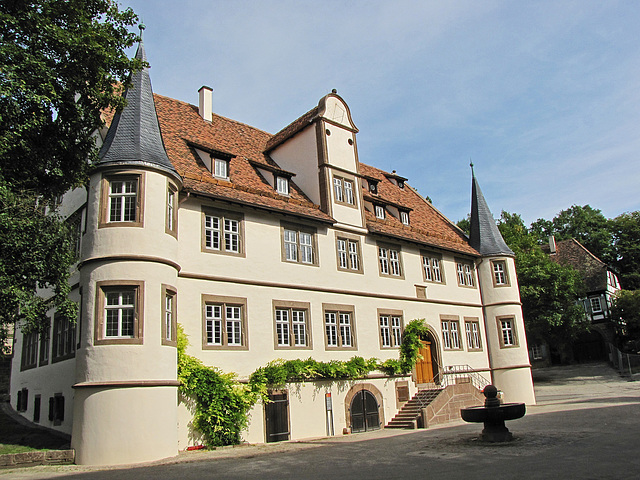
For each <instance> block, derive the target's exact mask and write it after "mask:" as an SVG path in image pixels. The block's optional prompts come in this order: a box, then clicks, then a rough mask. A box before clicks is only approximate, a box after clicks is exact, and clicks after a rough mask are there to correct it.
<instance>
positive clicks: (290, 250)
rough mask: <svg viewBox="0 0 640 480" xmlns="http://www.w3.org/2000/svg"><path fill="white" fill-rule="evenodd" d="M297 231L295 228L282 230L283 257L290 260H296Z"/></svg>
mask: <svg viewBox="0 0 640 480" xmlns="http://www.w3.org/2000/svg"><path fill="white" fill-rule="evenodd" d="M297 235H298V232H296V231H295V230H287V229H285V231H284V252H285V258H286V259H287V260H288V261H290V262H297V261H298V242H297Z"/></svg>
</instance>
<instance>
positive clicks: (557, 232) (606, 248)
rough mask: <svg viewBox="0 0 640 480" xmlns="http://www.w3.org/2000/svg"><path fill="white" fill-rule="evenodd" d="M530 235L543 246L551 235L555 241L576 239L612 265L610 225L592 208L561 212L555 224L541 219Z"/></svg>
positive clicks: (571, 208) (534, 223) (575, 206)
mask: <svg viewBox="0 0 640 480" xmlns="http://www.w3.org/2000/svg"><path fill="white" fill-rule="evenodd" d="M531 233H532V234H534V235H535V236H536V237H537V239H538V241H539V242H540V243H541V244H542V243H547V241H548V238H549V236H551V235H554V236H555V237H556V240H567V239H570V238H575V239H576V240H578V241H579V242H580V243H581V244H582V245H583V246H584V247H585V248H586V249H587V250H589V251H590V252H591V253H593V254H594V255H595V256H596V257H598V258H599V259H601V260H602V261H604V262H605V263H610V261H611V259H612V254H613V252H612V248H611V247H612V238H611V232H610V229H609V221H608V220H607V218H606V217H605V216H604V215H603V214H602V212H601V211H600V210H598V209H594V208H592V207H591V206H589V205H585V206H583V207H581V206H578V205H573V206H571V207H570V208H568V209H566V210H562V211H561V212H560V213H559V214H558V215H556V216H555V217H554V218H553V220H552V221H549V220H544V219H538V220H536V221H535V222H533V223H532V224H531Z"/></svg>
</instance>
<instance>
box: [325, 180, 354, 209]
mask: <svg viewBox="0 0 640 480" xmlns="http://www.w3.org/2000/svg"><path fill="white" fill-rule="evenodd" d="M336 180H338V181H339V182H340V192H341V193H339V194H338V193H337V189H338V186H337V184H336ZM346 183H349V184H350V185H351V200H353V201H352V202H351V203H350V202H348V201H347V191H348V190H349V189H348V188H347V187H346ZM357 185H358V181H357V180H356V178H355V177H353V176H347V175H344V174H343V175H332V177H331V192H332V196H333V201H334V202H335V203H337V204H338V205H344V206H346V207H350V208H358V199H357V196H358V194H357V192H358V188H357ZM338 197H342V198H338Z"/></svg>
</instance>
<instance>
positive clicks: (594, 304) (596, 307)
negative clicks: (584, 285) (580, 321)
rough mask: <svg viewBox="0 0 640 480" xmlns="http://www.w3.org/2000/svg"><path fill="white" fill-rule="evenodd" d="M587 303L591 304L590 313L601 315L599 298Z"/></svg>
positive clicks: (590, 299)
mask: <svg viewBox="0 0 640 480" xmlns="http://www.w3.org/2000/svg"><path fill="white" fill-rule="evenodd" d="M589 303H590V304H591V313H602V303H601V302H600V297H591V298H589Z"/></svg>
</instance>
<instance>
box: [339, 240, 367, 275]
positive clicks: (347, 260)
mask: <svg viewBox="0 0 640 480" xmlns="http://www.w3.org/2000/svg"><path fill="white" fill-rule="evenodd" d="M336 250H337V254H338V269H340V270H350V271H356V272H361V271H362V269H361V268H360V265H361V261H360V242H359V241H358V240H353V239H350V238H340V237H338V238H337V240H336Z"/></svg>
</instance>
